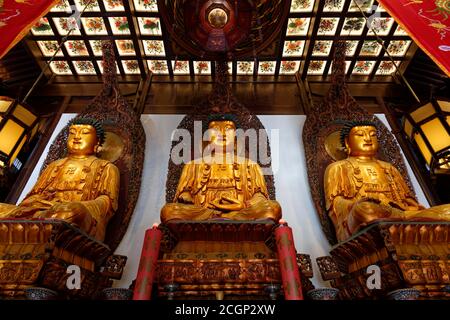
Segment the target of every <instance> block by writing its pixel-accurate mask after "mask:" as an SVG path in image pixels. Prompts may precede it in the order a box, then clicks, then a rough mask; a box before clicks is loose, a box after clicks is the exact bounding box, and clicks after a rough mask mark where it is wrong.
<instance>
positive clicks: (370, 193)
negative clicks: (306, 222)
mask: <svg viewBox="0 0 450 320" xmlns="http://www.w3.org/2000/svg"><path fill="white" fill-rule="evenodd" d="M324 187H325V205H326V209H327V211H328V214H329V217H330V218H331V220H332V221H333V224H334V226H335V229H336V236H337V238H338V240H339V241H343V240H346V239H347V238H349V237H350V236H351V235H352V234H353V233H354V232H355V231H357V230H358V229H360V228H361V227H362V226H365V225H367V224H368V223H370V222H373V221H375V220H383V219H384V220H400V221H405V220H409V221H441V220H442V221H448V220H450V205H441V206H436V207H432V208H429V209H425V208H424V207H423V206H422V205H420V204H419V203H417V201H416V200H415V198H414V196H413V195H411V193H410V190H409V188H408V186H407V185H406V183H405V181H404V179H403V177H402V176H401V174H400V173H399V172H398V170H397V169H396V168H395V167H394V166H393V165H391V164H390V163H388V162H384V161H380V160H373V161H369V162H364V161H358V160H356V159H355V158H352V157H349V158H347V159H345V160H341V161H337V162H335V163H332V164H330V165H329V166H328V167H327V169H326V171H325V176H324Z"/></svg>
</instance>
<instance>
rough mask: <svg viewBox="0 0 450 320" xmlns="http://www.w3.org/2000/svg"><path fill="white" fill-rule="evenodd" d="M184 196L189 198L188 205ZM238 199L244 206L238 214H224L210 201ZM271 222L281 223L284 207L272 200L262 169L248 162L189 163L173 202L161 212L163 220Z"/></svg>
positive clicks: (246, 160)
mask: <svg viewBox="0 0 450 320" xmlns="http://www.w3.org/2000/svg"><path fill="white" fill-rule="evenodd" d="M183 194H187V195H188V198H189V199H190V200H189V201H188V202H187V203H186V201H185V200H183V199H184V198H185V197H183ZM223 196H224V197H229V198H234V199H239V200H241V201H243V202H244V204H245V207H244V208H243V209H241V210H238V211H228V212H227V211H221V210H218V209H216V208H215V207H214V206H212V205H211V202H212V201H214V200H215V199H220V198H221V197H223ZM215 218H223V219H230V220H257V219H271V220H273V221H276V222H278V220H279V219H280V218H281V207H280V205H279V204H278V202H277V201H274V200H269V195H268V192H267V187H266V183H265V180H264V176H263V174H262V172H261V168H260V167H259V165H258V164H257V163H254V162H252V161H251V160H249V159H241V161H236V162H234V163H230V164H216V163H211V164H208V163H205V162H200V163H195V161H191V162H189V163H187V164H186V165H185V166H184V168H183V172H182V174H181V177H180V180H179V183H178V188H177V192H176V195H175V198H174V203H168V204H166V205H165V206H164V207H163V208H162V210H161V221H162V222H167V221H171V220H188V221H189V220H193V221H201V220H209V219H215Z"/></svg>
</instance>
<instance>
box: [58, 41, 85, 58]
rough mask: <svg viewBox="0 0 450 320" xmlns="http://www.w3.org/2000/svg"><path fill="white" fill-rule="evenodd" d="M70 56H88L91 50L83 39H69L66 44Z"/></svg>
mask: <svg viewBox="0 0 450 320" xmlns="http://www.w3.org/2000/svg"><path fill="white" fill-rule="evenodd" d="M64 45H65V46H66V49H67V52H68V53H69V55H70V56H72V57H73V56H88V55H89V52H88V50H87V48H86V45H85V44H84V41H83V40H69V41H67V42H66V43H65V44H64Z"/></svg>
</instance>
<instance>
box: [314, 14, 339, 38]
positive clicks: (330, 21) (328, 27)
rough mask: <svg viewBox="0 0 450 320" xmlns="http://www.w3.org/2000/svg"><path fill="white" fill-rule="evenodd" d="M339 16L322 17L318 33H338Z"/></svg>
mask: <svg viewBox="0 0 450 320" xmlns="http://www.w3.org/2000/svg"><path fill="white" fill-rule="evenodd" d="M338 22H339V18H322V19H321V20H320V23H319V30H318V31H317V34H318V35H321V36H323V35H334V34H335V33H336V29H337V25H338Z"/></svg>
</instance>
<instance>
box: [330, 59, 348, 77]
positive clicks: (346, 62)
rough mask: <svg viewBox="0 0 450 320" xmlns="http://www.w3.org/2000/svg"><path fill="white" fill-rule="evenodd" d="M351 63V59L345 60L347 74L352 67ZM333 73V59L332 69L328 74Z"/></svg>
mask: <svg viewBox="0 0 450 320" xmlns="http://www.w3.org/2000/svg"><path fill="white" fill-rule="evenodd" d="M351 63H352V62H351V61H348V60H346V61H345V74H347V72H348V69H350V64H351ZM332 73H333V61H331V64H330V69H329V70H328V74H332Z"/></svg>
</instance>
